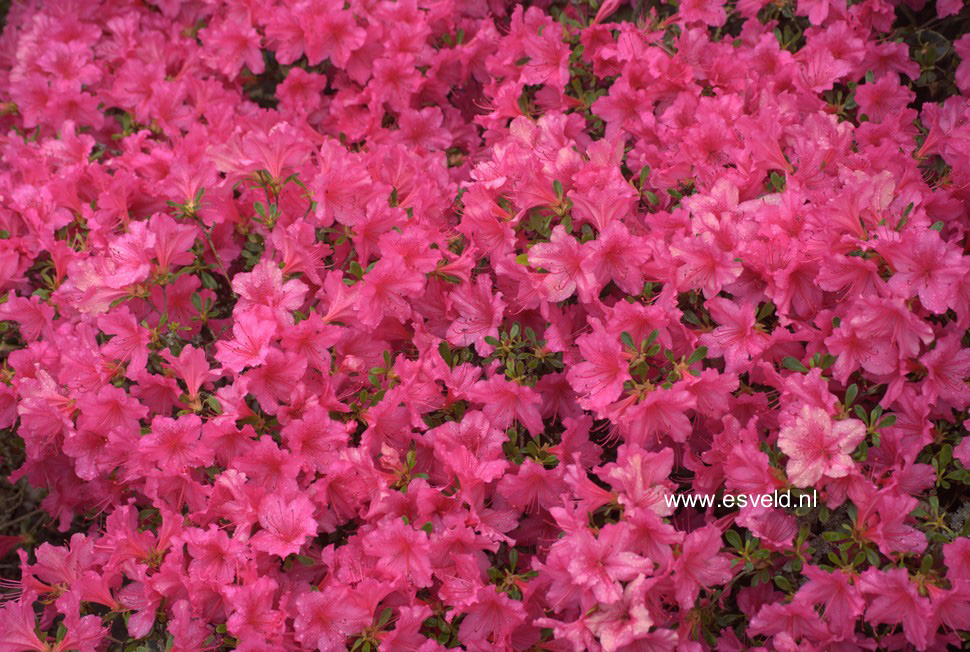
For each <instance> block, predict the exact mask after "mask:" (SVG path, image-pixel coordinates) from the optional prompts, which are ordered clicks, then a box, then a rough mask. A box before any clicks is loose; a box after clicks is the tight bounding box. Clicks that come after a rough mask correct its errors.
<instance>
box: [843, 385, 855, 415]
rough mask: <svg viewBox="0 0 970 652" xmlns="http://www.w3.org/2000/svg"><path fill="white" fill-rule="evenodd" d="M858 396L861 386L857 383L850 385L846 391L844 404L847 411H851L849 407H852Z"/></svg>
mask: <svg viewBox="0 0 970 652" xmlns="http://www.w3.org/2000/svg"><path fill="white" fill-rule="evenodd" d="M858 395H859V386H858V385H856V384H855V383H852V384H851V385H849V387H848V388H847V389H846V390H845V401H844V402H843V403H842V404H843V405H844V406H845V408H846V409H849V406H850V405H852V402H853V401H855V399H856V396H858Z"/></svg>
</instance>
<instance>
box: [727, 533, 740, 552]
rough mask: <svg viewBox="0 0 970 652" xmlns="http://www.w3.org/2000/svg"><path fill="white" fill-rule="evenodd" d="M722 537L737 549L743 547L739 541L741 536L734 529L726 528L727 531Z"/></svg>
mask: <svg viewBox="0 0 970 652" xmlns="http://www.w3.org/2000/svg"><path fill="white" fill-rule="evenodd" d="M724 538H725V539H727V540H728V543H730V544H731V546H732V547H734V548H735V549H737V550H743V549H744V545H743V544H742V543H741V536H740V535H739V534H738V533H737V532H735V531H734V530H728V531H727V532H725V533H724Z"/></svg>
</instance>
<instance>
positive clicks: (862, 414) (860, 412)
mask: <svg viewBox="0 0 970 652" xmlns="http://www.w3.org/2000/svg"><path fill="white" fill-rule="evenodd" d="M852 411H853V412H855V415H856V416H857V417H859V420H860V421H862V422H864V423H869V415H867V414H866V410H865V408H864V407H862V406H861V405H856V406H855V407H853V408H852Z"/></svg>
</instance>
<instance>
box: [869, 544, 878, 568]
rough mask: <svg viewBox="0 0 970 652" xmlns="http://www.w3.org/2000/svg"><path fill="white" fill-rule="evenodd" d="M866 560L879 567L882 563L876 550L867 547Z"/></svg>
mask: <svg viewBox="0 0 970 652" xmlns="http://www.w3.org/2000/svg"><path fill="white" fill-rule="evenodd" d="M866 559H867V560H868V561H869V563H870V564H872V565H873V566H878V565H879V563H880V559H879V553H878V552H877V551H876V550H875V549H873V548H870V547H869V546H866Z"/></svg>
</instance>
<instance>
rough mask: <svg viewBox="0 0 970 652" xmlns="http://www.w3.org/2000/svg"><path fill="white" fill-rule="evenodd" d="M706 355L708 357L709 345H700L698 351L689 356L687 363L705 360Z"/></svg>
mask: <svg viewBox="0 0 970 652" xmlns="http://www.w3.org/2000/svg"><path fill="white" fill-rule="evenodd" d="M705 357H707V347H706V346H702V347H699V348H698V349H697V350H696V351H694V352H693V353H691V355H690V357H689V358H687V364H694V363H695V362H699V361H701V360H703V359H704V358H705Z"/></svg>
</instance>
